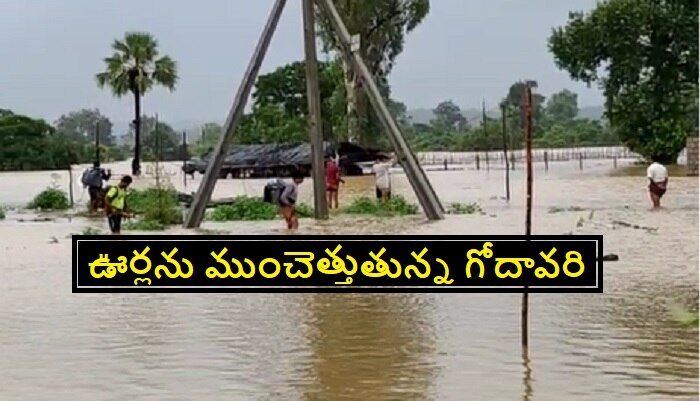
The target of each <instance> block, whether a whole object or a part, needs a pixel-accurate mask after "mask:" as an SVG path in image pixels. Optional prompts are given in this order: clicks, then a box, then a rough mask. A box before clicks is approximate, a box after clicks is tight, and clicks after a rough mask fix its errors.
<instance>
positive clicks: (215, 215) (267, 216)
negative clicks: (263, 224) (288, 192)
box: [209, 196, 313, 221]
mask: <svg viewBox="0 0 700 401" xmlns="http://www.w3.org/2000/svg"><path fill="white" fill-rule="evenodd" d="M296 210H297V215H298V216H299V217H310V216H312V215H313V208H312V207H310V206H309V205H307V204H305V203H299V204H297V205H296ZM277 217H279V210H278V208H277V206H276V205H273V204H271V203H266V202H264V201H263V199H262V198H257V197H252V196H237V197H236V198H234V199H233V202H232V203H230V204H227V205H220V206H217V207H216V208H215V209H214V210H213V211H211V213H209V219H210V220H214V221H255V220H274V219H276V218H277Z"/></svg>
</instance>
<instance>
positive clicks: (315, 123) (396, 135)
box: [184, 0, 444, 228]
mask: <svg viewBox="0 0 700 401" xmlns="http://www.w3.org/2000/svg"><path fill="white" fill-rule="evenodd" d="M301 1H302V2H303V7H302V10H303V19H304V49H305V58H306V89H307V98H308V105H309V119H308V120H309V137H310V139H311V141H310V142H311V155H312V177H313V181H314V212H315V217H316V218H317V219H326V218H328V205H327V204H326V197H325V177H324V166H323V156H324V149H323V137H322V134H321V101H320V94H319V83H318V61H317V55H316V32H315V21H314V3H315V5H316V6H317V7H318V8H319V10H320V12H321V15H323V16H324V17H325V18H328V20H329V21H330V22H331V25H332V28H333V31H334V33H335V35H336V36H337V37H338V39H339V43H340V46H341V47H342V51H343V53H344V55H345V56H346V57H347V58H349V59H350V60H352V64H353V66H352V67H353V69H354V70H355V72H356V74H357V75H359V76H360V77H361V78H362V80H363V81H364V82H363V83H364V85H363V87H364V88H365V89H366V90H367V95H368V97H369V101H370V104H371V105H372V108H373V109H374V111H375V113H376V114H377V116H378V117H379V120H380V122H381V124H382V127H383V129H384V130H385V131H386V132H387V133H388V135H389V139H390V142H391V144H392V147H393V148H394V152H395V153H396V156H397V159H398V162H399V163H400V164H401V165H402V166H403V168H404V170H405V171H406V175H407V177H408V180H409V182H410V183H411V186H412V188H413V191H414V192H415V193H416V196H417V198H418V201H419V202H420V204H421V207H422V208H423V211H424V212H425V214H426V216H427V217H428V219H430V220H440V219H442V218H444V209H443V207H442V205H441V204H440V201H439V199H438V197H437V195H436V193H435V190H434V189H433V187H432V186H431V185H430V181H428V177H427V176H426V174H425V172H424V171H423V169H422V168H421V167H420V164H419V163H418V159H417V158H416V156H415V154H414V153H413V152H412V151H411V149H410V148H409V147H408V144H407V143H406V140H405V139H404V137H403V134H402V133H401V131H400V129H399V127H398V124H397V123H396V120H395V119H394V117H393V116H392V115H391V113H390V112H389V109H388V108H387V105H386V103H385V102H384V99H383V98H382V95H381V93H380V91H379V88H378V87H377V84H376V82H375V81H374V78H373V77H372V74H371V73H370V72H369V69H368V68H367V65H366V64H365V62H364V60H363V59H362V57H361V56H360V54H358V53H357V52H356V51H355V49H353V48H352V44H351V40H352V38H351V36H350V33H349V32H348V29H347V27H346V26H345V24H344V23H343V21H342V19H341V17H340V14H338V10H337V9H336V8H335V5H334V4H333V1H332V0H301ZM286 3H287V0H275V4H274V6H273V7H272V11H271V12H270V16H269V17H268V19H267V22H266V24H265V27H264V29H263V32H262V34H261V35H260V39H259V41H258V44H257V46H256V47H255V51H254V52H253V56H252V57H251V60H250V63H249V64H248V68H247V70H246V72H245V74H244V76H243V81H242V82H241V86H240V87H239V88H238V92H237V93H236V97H235V98H234V101H233V106H232V107H231V111H230V112H229V114H228V117H227V118H226V123H225V125H224V134H223V135H222V136H221V138H220V139H219V143H218V144H217V147H216V149H215V150H214V153H213V158H212V159H211V160H210V163H209V165H208V166H207V171H206V173H205V174H204V178H203V179H202V183H201V184H200V185H199V188H198V189H197V193H196V194H195V196H194V199H193V201H192V205H191V206H190V209H189V213H188V215H187V217H186V219H185V223H184V226H185V227H186V228H194V227H199V225H200V224H201V222H202V220H203V219H204V214H205V211H206V207H207V204H208V203H209V200H210V199H211V194H212V192H213V191H214V185H215V184H216V180H217V179H218V176H219V171H220V170H221V167H222V165H223V162H224V159H225V158H226V155H228V151H229V145H230V144H231V142H232V139H233V136H234V133H235V132H236V129H237V128H238V126H239V124H240V122H241V117H242V116H243V110H244V108H245V105H246V101H247V100H248V97H249V96H250V92H251V91H252V89H253V84H254V83H255V80H256V78H257V76H258V73H259V71H260V66H261V65H262V62H263V59H264V58H265V54H266V53H267V49H268V47H269V45H270V42H271V40H272V36H273V34H274V32H275V29H276V28H277V25H278V23H279V20H280V17H281V15H282V11H283V10H284V6H285V4H286Z"/></svg>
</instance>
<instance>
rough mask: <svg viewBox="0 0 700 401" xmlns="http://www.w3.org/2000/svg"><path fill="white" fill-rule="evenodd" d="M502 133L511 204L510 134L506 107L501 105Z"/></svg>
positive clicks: (508, 195)
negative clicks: (508, 132)
mask: <svg viewBox="0 0 700 401" xmlns="http://www.w3.org/2000/svg"><path fill="white" fill-rule="evenodd" d="M501 124H502V127H501V131H502V132H503V160H504V161H505V163H506V201H508V202H510V166H509V163H508V134H507V129H506V128H507V126H506V105H505V104H502V105H501Z"/></svg>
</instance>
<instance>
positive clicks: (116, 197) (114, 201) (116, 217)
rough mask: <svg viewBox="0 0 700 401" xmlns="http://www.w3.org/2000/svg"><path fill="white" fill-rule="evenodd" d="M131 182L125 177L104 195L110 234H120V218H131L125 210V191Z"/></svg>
mask: <svg viewBox="0 0 700 401" xmlns="http://www.w3.org/2000/svg"><path fill="white" fill-rule="evenodd" d="M131 182H132V179H131V177H130V176H128V175H125V176H124V177H123V178H122V179H121V181H119V184H117V185H115V186H113V187H111V188H109V190H107V194H106V195H105V212H107V222H108V223H109V229H110V231H112V234H119V233H120V232H121V226H122V217H131V213H129V212H128V211H127V208H126V189H127V188H128V187H129V185H130V184H131Z"/></svg>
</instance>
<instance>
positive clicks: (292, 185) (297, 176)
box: [279, 171, 304, 231]
mask: <svg viewBox="0 0 700 401" xmlns="http://www.w3.org/2000/svg"><path fill="white" fill-rule="evenodd" d="M302 182H304V175H303V174H302V173H301V172H300V171H295V172H294V173H292V182H284V183H283V185H284V187H283V188H282V192H281V193H280V198H279V208H280V214H282V216H283V217H284V220H285V221H286V222H287V228H288V229H289V230H292V231H295V230H297V229H298V228H299V218H298V217H297V212H296V203H297V197H298V195H299V184H301V183H302Z"/></svg>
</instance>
